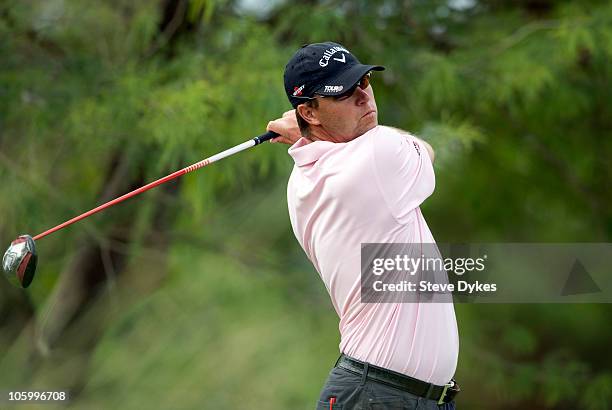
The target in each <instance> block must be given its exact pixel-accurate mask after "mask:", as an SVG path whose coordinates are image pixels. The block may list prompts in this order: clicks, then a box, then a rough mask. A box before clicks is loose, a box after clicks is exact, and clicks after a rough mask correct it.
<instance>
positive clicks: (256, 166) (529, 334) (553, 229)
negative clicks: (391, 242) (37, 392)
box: [0, 0, 612, 410]
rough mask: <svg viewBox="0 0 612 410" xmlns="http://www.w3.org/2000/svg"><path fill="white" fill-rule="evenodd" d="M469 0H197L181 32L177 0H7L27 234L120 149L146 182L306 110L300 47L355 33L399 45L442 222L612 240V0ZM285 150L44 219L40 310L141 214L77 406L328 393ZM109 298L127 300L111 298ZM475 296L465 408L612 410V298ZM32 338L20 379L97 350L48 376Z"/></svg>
mask: <svg viewBox="0 0 612 410" xmlns="http://www.w3.org/2000/svg"><path fill="white" fill-rule="evenodd" d="M179 3H180V2H179ZM459 3H461V2H451V3H449V2H446V1H427V2H425V1H417V2H408V3H406V2H404V1H400V0H394V1H388V0H384V1H383V0H378V1H367V2H366V1H350V2H349V1H314V2H297V3H296V2H277V3H276V5H275V6H274V7H270V10H271V11H269V12H268V14H265V13H263V14H258V15H256V16H250V15H248V13H246V12H243V11H241V9H240V8H241V6H240V2H234V1H225V0H215V1H205V0H193V1H189V2H187V3H186V6H187V7H186V9H185V12H184V15H181V14H180V13H179V14H177V16H176V19H177V20H175V22H176V23H177V24H178V26H177V27H176V30H175V31H172V30H166V31H162V28H161V27H160V22H161V21H162V20H163V18H164V17H168V16H163V13H164V10H163V8H162V7H161V6H160V3H159V2H149V1H144V0H138V1H127V0H113V1H102V2H100V1H91V0H87V1H81V0H64V1H59V0H52V1H28V2H13V3H10V4H8V3H7V4H6V5H2V6H0V63H1V64H0V180H1V181H2V186H3V191H4V195H2V197H1V198H0V214H1V215H2V218H1V221H0V232H2V233H3V237H4V238H5V240H6V242H8V240H9V239H12V238H13V237H14V236H15V235H17V234H18V233H23V232H29V233H37V232H41V231H42V230H44V229H47V228H49V227H50V226H52V225H54V224H56V223H58V222H60V221H63V220H66V219H68V218H70V217H72V216H74V215H76V214H78V213H81V212H83V211H84V210H87V209H90V208H92V207H94V206H95V205H97V202H96V201H98V200H99V198H100V192H102V191H103V190H104V189H105V188H106V184H107V183H108V175H109V174H111V173H112V172H113V171H114V170H116V167H117V165H116V163H114V162H113V161H115V160H116V159H117V158H118V157H121V156H122V155H123V156H124V157H125V158H127V160H128V161H127V162H128V165H127V173H126V175H125V179H126V181H129V182H130V183H135V182H141V181H143V180H144V181H151V180H154V179H157V178H159V177H160V176H161V175H165V174H166V173H169V172H172V171H174V170H176V169H179V168H182V167H184V166H187V165H190V164H192V163H195V162H197V161H199V160H201V159H204V158H206V157H208V156H210V155H212V154H214V153H217V152H219V151H221V150H223V149H226V148H229V147H231V146H233V145H235V144H238V143H240V142H242V141H244V140H246V139H247V138H250V137H253V136H255V135H259V134H261V133H263V132H264V130H265V125H266V124H267V121H268V120H271V119H274V118H276V117H278V116H280V115H281V114H282V112H283V111H285V110H287V109H289V108H290V107H289V105H288V103H287V100H286V97H285V95H284V90H283V85H282V73H283V68H284V64H285V62H286V61H287V59H288V58H289V56H290V55H291V53H292V52H293V51H294V50H295V49H296V48H297V47H299V46H300V45H301V44H303V43H306V42H311V41H324V40H336V41H339V42H341V43H344V44H345V45H346V46H347V47H349V48H350V49H351V50H352V51H353V52H354V53H355V54H356V55H358V56H359V58H360V59H361V61H362V62H364V63H373V64H383V65H385V66H386V67H387V70H386V71H384V72H382V73H378V72H377V73H375V74H374V76H373V86H374V90H375V95H376V98H377V103H378V107H379V110H380V115H379V118H380V119H381V122H382V123H384V124H387V125H393V126H397V127H400V128H404V129H406V130H408V131H411V132H414V133H416V134H417V135H419V136H422V137H423V138H425V139H426V140H428V141H430V142H431V144H432V145H433V147H434V149H435V150H436V163H435V167H436V193H435V195H434V196H432V198H430V199H429V200H428V201H427V202H426V203H425V204H424V206H423V210H424V213H425V214H426V216H427V220H428V223H429V225H430V227H431V228H432V231H433V233H434V236H435V237H436V239H437V240H438V241H447V242H452V241H455V242H469V241H475V242H476V241H480V242H486V241H500V242H510V241H525V242H538V241H553V242H558V241H568V242H573V241H609V240H610V238H611V237H612V209H611V208H610V206H609V204H610V203H612V193H611V191H610V189H609V186H610V180H611V179H612V163H611V162H610V161H609V157H610V155H611V154H612V139H611V138H610V132H611V131H612V124H611V122H610V118H612V112H611V107H612V104H611V102H612V95H611V92H612V87H610V78H611V74H612V64H610V60H611V58H612V24H611V23H612V6H611V5H610V4H609V2H601V1H586V2H578V1H565V2H554V1H543V2H518V3H508V2H480V1H476V2H474V5H473V6H470V7H465V8H462V7H460V6H459V5H458V4H459ZM535 3H538V4H543V5H544V6H542V7H544V8H543V9H539V10H538V9H534V8H533V7H536V6H534V4H535ZM171 17H172V16H171ZM181 18H182V19H183V20H181ZM286 148H287V147H283V146H275V145H265V146H263V147H258V148H256V149H255V150H253V151H248V152H244V153H241V154H240V155H239V156H236V157H232V158H228V159H226V160H224V161H222V162H219V163H215V164H213V165H211V166H209V167H207V168H206V169H205V170H202V171H198V172H197V173H193V174H190V175H187V176H185V177H183V178H182V179H181V181H180V183H177V185H176V187H177V188H178V189H177V191H176V193H174V194H167V193H164V192H161V191H157V192H150V193H147V194H144V195H143V196H141V198H140V199H139V200H138V201H132V202H128V203H126V204H124V205H122V206H120V207H117V208H116V209H115V208H114V209H113V210H110V211H109V212H108V213H107V214H106V216H95V217H92V218H89V219H87V220H85V221H82V222H80V225H79V227H76V226H75V227H71V228H68V229H66V230H63V231H61V232H58V233H56V234H54V235H53V237H50V238H49V239H45V242H44V246H42V245H41V247H40V249H39V252H40V253H41V264H40V267H39V272H38V275H39V276H38V278H37V281H38V282H36V283H37V285H36V287H34V288H31V290H30V291H29V292H30V293H29V295H30V296H31V298H32V301H33V303H34V307H35V309H39V308H40V307H41V306H42V305H43V303H44V301H45V299H46V298H47V297H48V296H49V295H50V294H51V291H52V289H53V287H54V285H55V284H56V281H57V275H58V272H61V271H62V270H63V269H65V266H66V264H67V263H69V261H70V259H71V257H72V255H73V251H74V250H76V249H78V245H79V242H80V238H81V237H82V235H83V233H82V232H85V233H86V234H87V235H89V236H90V237H93V238H96V240H98V241H100V242H101V243H104V242H105V241H106V240H108V236H109V233H108V231H110V230H111V228H113V227H115V228H116V225H118V224H126V225H127V224H128V222H134V224H133V225H130V227H131V228H130V229H132V230H133V232H131V233H132V235H133V236H132V237H131V238H132V242H131V243H130V244H129V246H126V248H128V249H127V250H126V251H125V252H126V255H127V259H128V267H127V268H126V269H125V270H124V271H122V272H121V275H120V278H119V283H118V284H115V285H114V286H116V287H115V288H113V287H112V286H113V285H109V288H110V289H111V290H109V291H108V294H106V293H104V292H102V296H100V297H99V298H96V299H94V300H92V301H91V302H90V303H91V307H90V306H89V305H88V307H87V308H84V312H83V313H82V317H80V318H79V319H78V320H76V321H75V322H74V325H73V326H74V327H73V329H72V331H73V332H74V333H75V334H79V333H80V334H87V332H88V329H89V327H88V326H87V321H88V320H90V321H92V322H95V323H98V322H104V321H105V320H107V321H108V322H107V323H108V324H109V326H108V328H107V330H106V331H105V332H104V334H103V335H102V337H101V340H100V342H99V343H98V344H97V345H96V346H95V347H93V349H94V356H93V361H92V362H91V363H90V371H89V373H88V375H87V379H86V380H78V381H75V384H76V385H78V387H83V386H84V387H83V390H82V392H81V394H80V395H79V396H78V398H76V399H75V400H76V401H75V407H76V408H100V407H121V408H156V407H162V408H176V407H183V408H201V407H202V406H205V407H206V408H208V407H210V408H219V409H222V408H231V409H233V408H241V406H242V408H245V406H246V408H285V407H291V406H298V407H299V406H300V405H303V407H304V408H307V407H312V403H314V400H315V399H316V396H317V392H318V389H319V388H320V386H321V384H322V382H323V380H324V377H325V374H326V372H327V370H328V368H329V366H330V365H331V363H332V362H333V359H334V356H335V354H336V346H337V342H338V341H337V323H336V317H335V314H334V312H333V309H332V307H331V304H330V302H329V300H328V298H327V295H326V294H325V291H324V288H323V286H322V285H321V283H320V280H319V279H318V276H317V274H316V272H315V271H314V269H313V268H312V266H311V265H310V264H309V262H308V261H307V259H306V258H305V256H304V254H303V252H302V250H301V249H300V248H299V245H298V244H297V242H296V241H295V238H294V237H293V233H292V232H291V228H290V226H289V222H288V218H287V214H286V199H285V192H284V188H285V185H286V180H287V177H288V174H289V172H290V170H291V167H292V165H293V164H292V161H291V159H290V158H289V157H288V156H287V154H286ZM162 205H163V206H162ZM161 207H165V208H166V209H171V210H172V213H170V214H169V215H170V216H168V215H166V216H163V217H162V216H160V214H159V212H158V211H159V209H160V208H161ZM160 218H163V221H164V222H165V224H162V225H158V223H159V222H160ZM159 226H162V228H160V227H159ZM157 236H160V237H161V238H164V239H165V240H166V241H167V243H168V250H167V251H164V252H163V253H162V254H159V253H158V252H157V251H156V250H155V249H152V248H151V245H150V244H149V241H150V238H151V237H157ZM165 258H167V260H168V264H167V266H166V264H165V263H164V262H162V261H164V260H166V259H165ZM42 261H44V262H42ZM154 278H166V279H156V280H155V279H154ZM143 289H146V291H143ZM108 296H110V298H109V299H112V300H115V299H118V302H117V303H118V307H117V308H116V309H115V310H113V311H112V314H109V315H108V316H109V317H107V315H105V314H101V313H99V312H98V311H96V308H97V309H102V308H101V307H104V306H106V305H107V304H108V303H109V302H108V300H107V297H108ZM113 303H115V302H113ZM113 306H114V305H113ZM89 309H91V310H89ZM456 310H457V315H458V322H459V330H460V336H461V353H460V357H459V365H458V370H457V377H458V379H459V380H460V383H461V384H462V387H463V390H464V392H463V393H462V395H461V396H460V398H459V405H460V406H461V407H466V408H479V406H481V404H482V403H483V402H485V403H488V404H490V405H489V406H488V407H487V408H492V409H493V408H510V407H516V408H519V407H520V408H585V409H593V410H595V409H603V408H607V407H606V406H607V403H608V402H610V400H611V399H612V387H611V386H612V375H611V373H610V370H609V369H610V368H611V367H612V362H611V361H610V358H609V354H608V350H609V346H608V345H609V340H610V330H609V326H608V325H607V322H608V318H609V314H610V309H609V307H607V306H602V305H562V306H544V305H528V306H517V305H495V306H491V305H487V306H481V305H479V306H474V305H457V307H456ZM21 341H22V340H21ZM26 346H27V344H25V343H17V342H16V343H15V345H14V346H12V347H11V350H10V352H9V353H7V355H6V356H5V357H2V358H1V359H0V371H1V374H3V376H2V378H0V387H3V386H4V385H6V383H8V380H9V376H10V377H11V378H12V377H15V378H19V377H21V378H22V380H25V381H29V382H30V385H29V386H19V387H20V388H25V387H32V386H35V385H37V384H38V385H53V383H58V382H59V383H62V382H63V383H68V382H67V380H73V378H74V377H76V376H74V374H77V373H75V372H74V369H75V368H78V365H79V363H81V361H85V363H87V362H86V357H87V354H88V353H83V352H80V351H78V352H74V351H70V350H69V349H67V351H68V353H64V354H65V355H66V356H58V357H60V358H61V359H62V360H59V359H58V358H57V357H56V358H55V359H54V360H56V361H60V362H61V363H60V364H57V363H55V364H54V363H53V361H52V360H51V361H48V362H45V365H44V366H42V367H41V369H40V370H33V374H28V373H27V371H29V369H24V368H22V367H21V366H19V360H20V358H23V357H25V356H27V355H26V353H25V349H26ZM60 350H61V348H60ZM3 355H4V352H3ZM24 360H25V359H24ZM22 371H23V372H24V373H22ZM298 373H299V375H300V377H297V376H296V374H298ZM212 374H214V377H211V375H212ZM254 375H256V376H257V377H251V376H254ZM25 381H24V383H26V382H25ZM26 384H27V383H26ZM59 387H61V386H59Z"/></svg>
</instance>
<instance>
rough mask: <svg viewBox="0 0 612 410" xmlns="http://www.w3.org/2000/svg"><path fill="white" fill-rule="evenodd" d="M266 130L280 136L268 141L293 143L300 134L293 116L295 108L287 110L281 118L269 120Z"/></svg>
mask: <svg viewBox="0 0 612 410" xmlns="http://www.w3.org/2000/svg"><path fill="white" fill-rule="evenodd" d="M266 130H267V131H274V132H276V133H277V134H280V137H276V138H272V139H271V140H270V142H281V143H283V144H289V145H293V144H294V143H295V142H296V141H297V140H299V139H300V137H301V136H302V133H301V132H300V127H298V123H297V118H296V117H295V110H291V111H287V112H285V113H284V114H283V116H282V117H281V118H279V119H276V120H274V121H270V122H269V123H268V126H267V127H266Z"/></svg>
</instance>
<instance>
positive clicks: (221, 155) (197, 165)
mask: <svg viewBox="0 0 612 410" xmlns="http://www.w3.org/2000/svg"><path fill="white" fill-rule="evenodd" d="M277 136H278V134H276V133H274V132H272V131H269V132H267V133H265V134H263V135H260V136H258V137H255V138H253V139H250V140H248V141H245V142H243V143H242V144H238V145H236V146H235V147H232V148H229V149H226V150H225V151H222V152H220V153H218V154H215V155H213V156H211V157H208V158H206V159H203V160H202V161H199V162H196V163H195V164H192V165H190V166H188V167H185V168H183V169H180V170H178V171H175V172H173V173H172V174H170V175H166V176H165V177H163V178H160V179H158V180H156V181H153V182H150V183H148V184H147V185H145V186H142V187H140V188H137V189H135V190H133V191H131V192H128V193H127V194H124V195H122V196H120V197H118V198H115V199H113V200H111V201H108V202H106V203H104V204H102V205H100V206H98V207H96V208H94V209H91V210H89V211H87V212H85V213H83V214H81V215H79V216H76V217H74V218H72V219H70V220H68V221H66V222H64V223H61V224H59V225H57V226H55V227H53V228H51V229H49V230H47V231H45V232H43V233H39V234H38V235H36V236H35V237H34V238H33V239H34V240H35V241H36V240H39V239H41V238H44V237H45V236H47V235H50V234H52V233H53V232H56V231H59V230H60V229H62V228H65V227H67V226H68V225H72V224H73V223H75V222H78V221H80V220H81V219H85V218H87V217H88V216H91V215H93V214H95V213H98V212H100V211H102V210H104V209H106V208H110V207H111V206H113V205H116V204H118V203H120V202H123V201H125V200H126V199H129V198H131V197H133V196H136V195H138V194H142V193H143V192H145V191H148V190H149V189H151V188H155V187H156V186H158V185H161V184H165V183H166V182H168V181H171V180H173V179H175V178H178V177H180V176H182V175H185V174H187V173H189V172H192V171H195V170H197V169H200V168H203V167H205V166H206V165H209V164H212V163H213V162H216V161H219V160H220V159H223V158H225V157H229V156H230V155H233V154H236V153H238V152H240V151H244V150H245V149H247V148H250V147H253V146H255V145H258V144H261V143H262V142H264V141H267V140H269V139H271V138H274V137H277Z"/></svg>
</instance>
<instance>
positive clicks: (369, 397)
mask: <svg viewBox="0 0 612 410" xmlns="http://www.w3.org/2000/svg"><path fill="white" fill-rule="evenodd" d="M381 70H384V67H382V66H373V65H363V64H361V63H360V62H359V61H358V60H357V58H356V57H355V56H354V55H353V54H351V53H350V52H349V51H348V50H347V49H346V48H345V47H343V46H341V45H340V44H337V43H331V42H327V43H316V44H310V45H308V46H304V47H302V48H301V49H300V50H298V51H297V52H296V53H295V55H294V56H293V57H292V58H291V59H290V60H289V62H288V63H287V66H286V67H285V74H284V81H285V90H286V92H287V96H288V98H289V101H290V102H291V104H292V106H293V107H294V108H295V110H292V111H289V112H287V113H285V114H284V115H283V117H282V118H279V119H277V120H275V121H271V122H270V123H269V124H268V130H272V131H275V132H277V133H279V134H280V136H279V137H278V138H276V139H275V140H274V142H283V143H290V144H293V145H292V146H291V147H290V148H289V154H290V155H291V156H292V157H293V159H294V161H295V166H294V168H293V171H292V173H291V176H290V178H289V183H288V186H287V202H288V206H289V216H290V219H291V226H292V228H293V231H294V233H295V236H296V238H297V240H298V242H299V243H300V245H301V246H302V248H303V249H304V251H305V253H306V255H307V256H308V258H309V259H310V261H311V262H312V264H313V265H314V267H315V268H316V270H317V271H318V273H319V275H320V276H321V279H322V280H323V282H324V283H325V287H326V288H327V291H328V292H329V294H330V297H331V300H332V304H333V306H334V308H335V310H336V312H337V313H338V315H339V317H340V325H339V329H340V335H341V341H340V351H341V353H342V354H341V356H340V358H339V359H338V361H337V363H336V366H335V367H334V368H333V369H332V370H331V372H330V374H329V377H328V379H327V382H326V384H325V386H324V387H323V389H322V391H321V396H320V398H319V402H318V406H317V409H334V408H336V409H361V408H364V409H366V408H367V409H369V408H381V409H383V408H384V409H386V408H394V409H395V408H404V409H406V408H407V409H416V408H417V407H418V408H419V409H452V408H454V401H453V397H454V395H455V394H456V392H457V391H458V388H457V387H456V385H455V384H454V381H451V378H452V376H453V375H454V372H455V368H456V364H457V355H458V345H459V342H458V334H457V324H456V319H455V312H454V309H453V305H452V303H362V302H361V300H360V278H361V276H360V275H361V265H360V263H361V259H360V252H361V244H362V243H434V242H435V241H434V239H433V236H432V235H431V232H430V231H429V228H428V226H427V223H426V222H425V219H424V218H423V214H422V213H421V211H420V208H419V205H420V204H421V203H422V202H423V201H424V200H425V199H426V198H427V197H428V196H429V195H431V193H432V192H433V189H434V184H435V179H434V172H433V166H432V161H433V159H434V152H433V150H432V148H431V147H430V146H429V144H427V143H426V142H424V141H422V140H420V139H417V138H416V137H414V136H412V135H410V134H408V133H406V132H403V131H400V130H396V129H393V128H390V127H384V126H379V125H378V110H377V106H376V100H375V99H374V92H373V89H372V86H371V84H370V75H371V72H372V71H381Z"/></svg>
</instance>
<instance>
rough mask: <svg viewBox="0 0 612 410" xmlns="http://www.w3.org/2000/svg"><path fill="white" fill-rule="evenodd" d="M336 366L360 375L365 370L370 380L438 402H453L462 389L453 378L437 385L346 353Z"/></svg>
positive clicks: (341, 356)
mask: <svg viewBox="0 0 612 410" xmlns="http://www.w3.org/2000/svg"><path fill="white" fill-rule="evenodd" d="M336 367H339V368H341V369H344V370H347V371H349V372H351V373H355V374H358V375H359V376H363V373H364V371H365V373H366V376H365V377H366V379H368V380H372V381H375V382H379V383H384V384H387V385H389V386H392V387H395V388H397V389H400V390H404V391H407V392H408V393H412V394H414V395H417V396H419V397H425V398H426V399H433V400H437V401H438V404H443V403H449V402H451V401H452V400H453V399H454V398H455V396H456V395H457V393H459V392H460V391H461V389H460V388H459V385H458V384H457V383H456V382H455V380H453V379H451V381H450V382H449V383H447V384H445V385H444V386H437V385H435V384H432V383H427V382H424V381H422V380H419V379H415V378H414V377H410V376H406V375H405V374H401V373H398V372H394V371H393V370H389V369H385V368H383V367H378V366H374V365H372V364H369V363H365V362H361V361H359V360H356V359H353V358H351V357H348V356H346V355H344V353H343V354H342V355H340V358H339V359H338V362H337V363H336ZM364 369H365V370H364Z"/></svg>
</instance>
